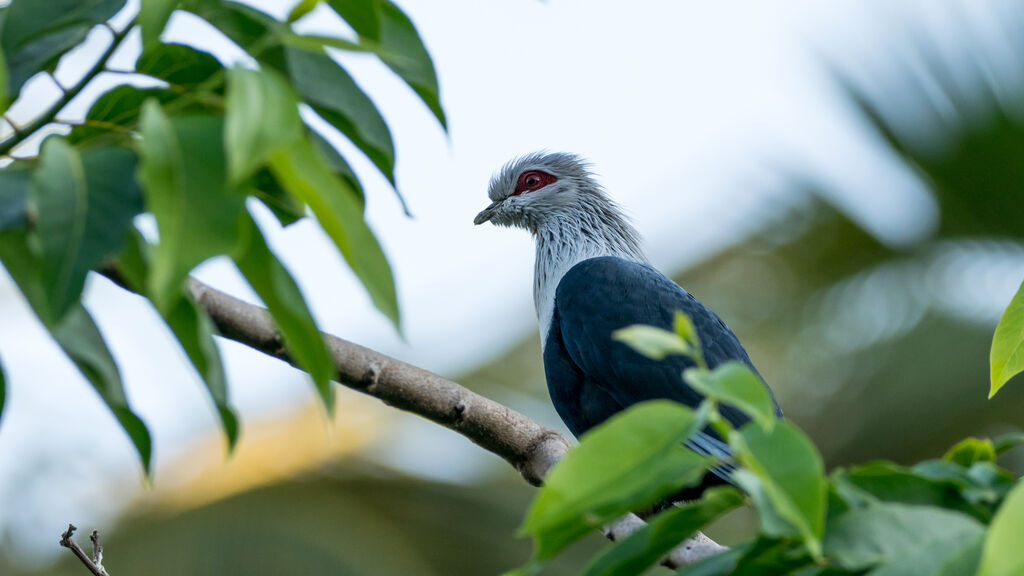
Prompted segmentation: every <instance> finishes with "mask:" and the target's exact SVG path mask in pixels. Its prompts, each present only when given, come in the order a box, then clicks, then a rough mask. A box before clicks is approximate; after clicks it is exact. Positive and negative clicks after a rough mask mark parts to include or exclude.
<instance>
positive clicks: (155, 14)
mask: <svg viewBox="0 0 1024 576" xmlns="http://www.w3.org/2000/svg"><path fill="white" fill-rule="evenodd" d="M179 3H180V2H179V0H142V6H141V7H140V8H139V15H138V22H139V28H140V29H141V30H142V47H143V49H144V50H145V49H147V48H149V47H151V46H154V45H156V44H157V43H158V42H159V41H160V34H162V33H163V31H164V28H165V27H166V26H167V21H168V20H169V19H170V18H171V13H172V12H174V9H175V8H177V7H178V4H179Z"/></svg>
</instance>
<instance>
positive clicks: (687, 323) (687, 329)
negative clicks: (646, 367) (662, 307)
mask: <svg viewBox="0 0 1024 576" xmlns="http://www.w3.org/2000/svg"><path fill="white" fill-rule="evenodd" d="M672 328H673V330H675V333H676V335H678V336H679V337H680V338H682V339H683V340H685V341H686V342H687V343H689V344H690V346H692V347H693V348H700V337H699V336H698V335H697V328H695V327H694V325H693V320H691V319H690V317H689V316H687V315H686V313H685V312H683V311H682V310H676V313H675V316H674V317H673V319H672Z"/></svg>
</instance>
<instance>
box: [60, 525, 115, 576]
mask: <svg viewBox="0 0 1024 576" xmlns="http://www.w3.org/2000/svg"><path fill="white" fill-rule="evenodd" d="M75 530H78V528H76V527H75V525H74V524H68V529H67V530H66V531H65V532H64V533H63V534H61V535H60V545H61V546H63V547H65V548H67V549H69V550H71V552H73V553H74V554H75V556H77V557H78V559H79V560H81V561H82V564H85V567H86V568H88V569H89V571H90V572H92V573H93V576H110V574H108V573H107V571H106V570H105V569H104V568H103V565H102V563H101V562H99V560H102V556H103V547H102V546H100V545H99V532H97V531H96V530H93V531H92V536H91V537H90V539H92V541H93V553H94V554H95V555H96V556H97V557H98V561H95V562H94V561H93V559H92V558H89V556H88V555H87V554H86V553H85V550H82V548H81V546H79V545H78V544H77V543H76V542H75V540H74V538H72V537H71V535H72V534H74V533H75ZM97 548H98V549H99V550H98V552H97Z"/></svg>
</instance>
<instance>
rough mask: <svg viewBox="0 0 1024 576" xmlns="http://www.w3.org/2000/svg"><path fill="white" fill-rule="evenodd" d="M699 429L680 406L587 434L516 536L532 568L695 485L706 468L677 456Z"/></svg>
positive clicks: (620, 419)
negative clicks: (527, 547)
mask: <svg viewBox="0 0 1024 576" xmlns="http://www.w3.org/2000/svg"><path fill="white" fill-rule="evenodd" d="M704 424H705V423H704V422H702V421H701V420H700V419H698V418H697V416H696V414H695V413H694V412H693V411H692V410H690V409H689V408H687V407H686V406H683V405H681V404H676V403H674V402H669V401H666V400H655V401H651V402H645V403H642V404H638V405H635V406H633V407H631V408H629V409H628V410H625V411H623V412H620V413H619V414H616V415H615V416H613V417H612V418H610V419H609V420H608V421H607V422H605V423H603V424H601V425H600V426H597V427H595V428H593V429H591V430H590V431H589V432H587V433H586V434H584V435H583V437H582V438H581V439H580V445H579V446H578V447H576V448H575V449H573V450H570V451H569V453H568V454H567V455H566V457H565V458H563V459H562V460H561V461H560V462H559V463H558V464H557V465H556V466H555V467H554V469H552V470H551V473H550V474H548V477H547V478H545V480H544V486H543V487H542V488H541V489H540V490H539V491H538V493H537V497H536V498H535V499H534V501H533V504H532V505H531V506H530V510H529V512H528V513H527V515H526V519H525V521H524V522H523V526H522V528H520V533H521V534H523V535H526V534H529V535H531V536H533V538H534V544H535V546H534V548H535V550H534V558H535V559H537V560H540V561H543V560H547V559H549V558H552V557H554V556H555V555H556V554H557V553H558V552H559V551H561V550H562V549H563V548H565V547H566V546H568V545H569V544H571V543H572V542H573V541H575V540H577V539H578V538H580V537H581V536H583V535H585V534H587V533H588V532H590V531H591V530H593V529H594V528H597V527H600V526H603V525H604V524H606V523H608V522H610V521H611V520H614V519H616V518H618V517H620V516H622V515H623V514H624V513H626V512H628V511H630V510H639V509H642V508H645V507H647V506H650V505H652V504H654V503H655V502H657V501H658V500H659V499H660V498H663V497H665V496H667V495H669V494H672V493H674V492H675V491H677V490H678V489H679V488H682V487H684V486H688V485H690V484H693V483H695V482H697V481H698V480H700V479H701V478H702V477H703V475H704V472H705V470H706V469H707V467H708V466H709V464H710V463H711V461H710V460H708V459H706V458H702V457H700V456H698V455H697V454H696V453H694V452H692V451H690V450H687V449H685V448H683V441H685V440H686V439H687V438H688V437H689V436H691V435H692V434H694V433H695V432H696V431H698V430H700V429H701V428H702V427H703V426H704Z"/></svg>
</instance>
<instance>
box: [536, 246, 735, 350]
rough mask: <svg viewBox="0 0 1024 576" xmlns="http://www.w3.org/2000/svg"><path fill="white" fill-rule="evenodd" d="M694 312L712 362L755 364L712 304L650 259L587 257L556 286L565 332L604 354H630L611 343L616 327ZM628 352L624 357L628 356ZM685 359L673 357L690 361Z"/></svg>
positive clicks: (666, 325)
mask: <svg viewBox="0 0 1024 576" xmlns="http://www.w3.org/2000/svg"><path fill="white" fill-rule="evenodd" d="M677 311H679V312H683V313H685V314H686V315H687V316H689V317H690V319H691V321H692V322H693V325H694V328H695V329H696V331H697V334H698V336H699V337H700V339H701V343H702V345H703V346H702V348H703V351H704V356H705V359H706V360H707V362H708V364H709V365H710V366H711V367H712V368H713V367H715V366H716V365H718V364H721V363H723V362H726V361H729V360H737V361H740V362H742V363H744V364H747V365H748V366H750V367H751V368H753V364H752V363H751V361H750V358H749V356H748V355H747V352H746V350H744V349H743V346H742V344H740V342H739V339H738V338H736V335H735V334H734V333H733V332H732V330H730V329H729V327H728V326H726V324H725V322H723V321H722V319H721V318H719V317H718V315H717V314H715V313H714V312H713V311H711V309H710V308H708V307H707V306H705V305H704V304H702V303H701V302H700V301H698V300H697V299H696V298H695V297H694V296H693V295H692V294H690V293H689V292H687V291H686V290H684V289H683V288H682V287H681V286H679V285H678V284H676V283H675V282H673V281H672V280H671V279H670V278H668V277H667V276H665V275H664V274H662V273H661V272H659V271H658V270H657V269H655V268H654V267H653V266H651V265H649V264H643V263H639V262H633V261H630V260H625V259H622V258H616V257H612V256H601V257H597V258H591V259H588V260H584V261H582V262H580V263H578V264H576V265H575V266H574V267H572V268H571V269H570V270H569V271H568V272H567V273H566V274H565V276H563V278H562V280H561V281H560V282H559V284H558V287H557V289H556V291H555V314H556V315H557V317H558V320H559V322H558V324H559V326H558V329H559V330H560V331H561V333H562V336H563V337H565V338H569V339H572V340H574V341H576V342H589V343H591V347H593V348H594V349H595V350H598V349H600V351H601V352H602V354H605V355H607V354H608V353H610V352H613V351H614V352H615V353H618V354H624V355H628V354H629V353H627V352H625V351H623V350H621V348H620V347H621V345H619V346H615V345H612V344H611V340H612V338H611V335H612V333H613V332H614V331H615V330H618V329H619V328H624V327H626V326H629V325H632V324H646V325H650V326H655V327H658V328H663V329H666V330H672V327H673V320H674V317H675V314H676V312H677ZM625 359H626V358H623V359H620V360H625ZM685 361H686V359H683V358H678V359H670V360H669V361H668V363H669V364H671V363H673V362H685Z"/></svg>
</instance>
